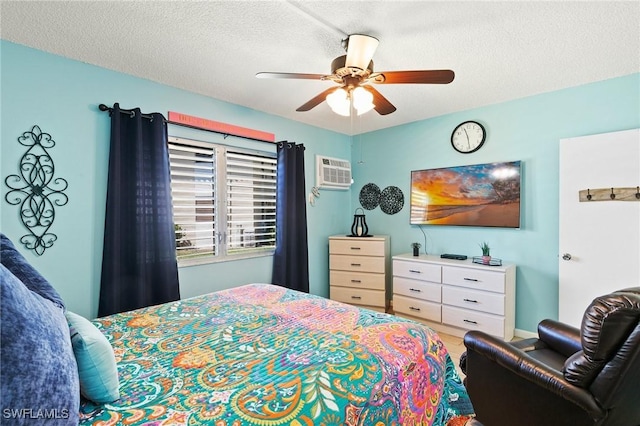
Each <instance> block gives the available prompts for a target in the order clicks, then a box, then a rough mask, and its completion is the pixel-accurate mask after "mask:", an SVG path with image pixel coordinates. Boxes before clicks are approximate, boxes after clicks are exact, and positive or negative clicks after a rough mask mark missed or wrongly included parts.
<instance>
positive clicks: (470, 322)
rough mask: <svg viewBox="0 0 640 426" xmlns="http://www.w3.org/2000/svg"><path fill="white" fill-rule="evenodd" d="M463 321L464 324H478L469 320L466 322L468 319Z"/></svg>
mask: <svg viewBox="0 0 640 426" xmlns="http://www.w3.org/2000/svg"><path fill="white" fill-rule="evenodd" d="M463 321H464V322H468V323H469V324H476V325H477V324H478V323H477V322H476V321H471V320H468V319H466V320H463Z"/></svg>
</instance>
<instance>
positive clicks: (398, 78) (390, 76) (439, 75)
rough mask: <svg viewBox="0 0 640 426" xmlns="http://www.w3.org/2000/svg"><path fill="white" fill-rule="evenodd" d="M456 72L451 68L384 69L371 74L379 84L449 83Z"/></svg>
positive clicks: (371, 79)
mask: <svg viewBox="0 0 640 426" xmlns="http://www.w3.org/2000/svg"><path fill="white" fill-rule="evenodd" d="M454 77H455V73H454V72H453V71H451V70H419V71H382V72H379V73H375V74H374V75H372V76H371V78H370V81H372V82H373V83H378V84H449V83H451V82H452V81H453V79H454Z"/></svg>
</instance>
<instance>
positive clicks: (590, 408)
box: [464, 331, 603, 418]
mask: <svg viewBox="0 0 640 426" xmlns="http://www.w3.org/2000/svg"><path fill="white" fill-rule="evenodd" d="M464 345H465V346H466V348H467V380H470V377H471V375H472V374H473V365H472V364H471V363H469V360H470V359H471V354H470V353H471V352H476V353H478V354H479V355H481V356H482V357H484V358H486V359H487V360H489V361H491V362H494V363H496V364H498V365H500V366H501V367H502V368H505V369H507V370H509V371H511V372H512V373H514V374H516V375H517V376H519V377H521V378H522V379H523V380H527V381H529V382H531V383H534V384H536V385H537V386H540V387H541V388H544V389H546V390H548V391H549V392H552V393H553V394H555V395H558V397H561V398H564V399H566V400H568V401H570V402H572V403H573V404H575V405H577V406H579V407H581V408H582V409H583V410H585V411H586V412H588V413H590V415H591V416H592V417H593V418H599V417H602V416H603V412H602V409H601V408H600V407H599V405H598V404H597V402H596V401H595V399H594V398H593V396H592V395H591V394H590V393H589V392H588V390H586V389H582V388H579V387H577V386H574V385H572V384H570V383H568V382H567V381H566V380H565V379H564V376H563V374H562V372H561V371H557V370H555V369H553V368H551V367H549V366H547V365H545V364H543V363H542V362H540V361H538V360H537V359H535V358H532V357H531V356H529V355H527V353H526V352H524V351H522V350H520V349H518V348H515V347H513V346H512V345H510V344H509V343H508V342H504V341H502V340H500V339H498V338H496V337H493V336H490V335H488V334H486V333H483V332H481V331H469V332H467V333H466V334H465V336H464Z"/></svg>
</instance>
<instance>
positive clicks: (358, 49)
mask: <svg viewBox="0 0 640 426" xmlns="http://www.w3.org/2000/svg"><path fill="white" fill-rule="evenodd" d="M378 43H380V42H379V41H378V39H377V38H374V37H371V36H368V35H364V34H351V35H350V36H349V39H348V41H347V59H346V61H345V66H346V67H353V68H359V69H361V70H366V69H367V67H368V66H369V62H371V58H373V54H374V53H375V51H376V49H377V47H378Z"/></svg>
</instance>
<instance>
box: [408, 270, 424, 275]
mask: <svg viewBox="0 0 640 426" xmlns="http://www.w3.org/2000/svg"><path fill="white" fill-rule="evenodd" d="M409 272H411V273H412V274H421V273H422V271H417V270H415V269H409Z"/></svg>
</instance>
